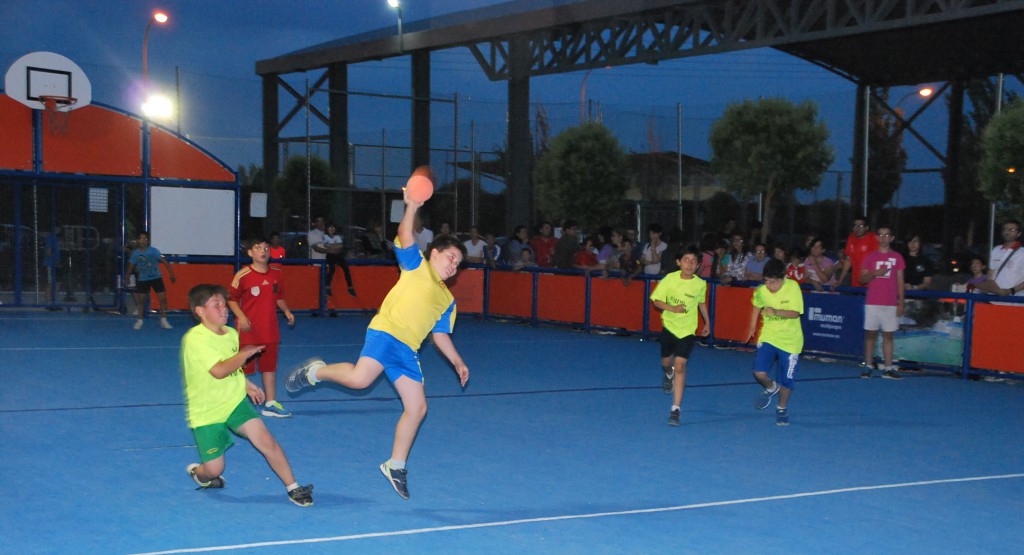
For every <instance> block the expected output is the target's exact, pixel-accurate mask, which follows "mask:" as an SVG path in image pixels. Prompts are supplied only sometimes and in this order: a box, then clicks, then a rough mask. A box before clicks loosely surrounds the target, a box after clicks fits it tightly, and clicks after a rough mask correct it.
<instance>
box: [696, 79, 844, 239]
mask: <svg viewBox="0 0 1024 555" xmlns="http://www.w3.org/2000/svg"><path fill="white" fill-rule="evenodd" d="M828 136H829V133H828V128H826V127H825V124H824V123H822V122H819V121H818V109H817V107H816V106H815V105H814V104H813V103H811V102H802V103H801V104H799V105H795V104H793V103H792V102H789V101H788V100H784V99H779V98H767V99H761V100H757V101H751V100H748V101H744V102H741V103H738V104H730V105H729V106H728V107H726V109H725V113H724V114H723V115H722V117H721V118H720V119H719V120H718V121H716V122H715V123H714V124H713V125H712V127H711V135H710V142H711V150H712V156H711V167H712V169H713V170H714V171H715V172H716V173H717V174H718V178H719V181H721V183H722V185H723V186H724V187H725V188H726V189H728V190H730V191H732V192H734V193H737V194H738V195H740V196H741V197H743V198H749V197H751V196H753V195H756V194H759V193H760V194H763V195H764V198H763V203H764V216H763V218H762V219H763V221H762V225H761V240H764V239H765V238H766V237H767V236H768V234H770V233H771V222H772V200H773V199H774V198H775V197H776V196H777V195H778V194H779V193H782V192H786V191H792V190H794V189H805V190H811V189H814V188H816V187H817V186H818V185H819V184H820V183H821V177H822V174H823V173H824V172H825V169H826V168H828V167H829V165H830V164H832V161H833V160H834V158H835V153H834V151H833V149H832V147H831V146H830V145H829V144H828V143H827V141H828Z"/></svg>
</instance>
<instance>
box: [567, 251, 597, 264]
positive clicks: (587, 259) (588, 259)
mask: <svg viewBox="0 0 1024 555" xmlns="http://www.w3.org/2000/svg"><path fill="white" fill-rule="evenodd" d="M572 263H573V265H578V266H597V255H596V254H594V253H593V252H591V251H587V250H581V251H579V252H577V253H576V254H574V255H573V256H572Z"/></svg>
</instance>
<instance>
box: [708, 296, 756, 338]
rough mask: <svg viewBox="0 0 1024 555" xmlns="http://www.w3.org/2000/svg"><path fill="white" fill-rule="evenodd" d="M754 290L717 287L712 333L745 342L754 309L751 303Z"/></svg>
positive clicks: (716, 336) (718, 336)
mask: <svg viewBox="0 0 1024 555" xmlns="http://www.w3.org/2000/svg"><path fill="white" fill-rule="evenodd" d="M753 296H754V290H753V289H751V288H749V287H718V288H716V289H715V314H714V320H715V329H714V330H712V333H713V334H714V335H715V338H716V339H724V340H726V341H739V342H745V341H746V340H747V339H748V337H747V334H748V332H749V331H750V314H751V312H752V311H753V310H754V308H753V305H752V304H750V299H751V297H753Z"/></svg>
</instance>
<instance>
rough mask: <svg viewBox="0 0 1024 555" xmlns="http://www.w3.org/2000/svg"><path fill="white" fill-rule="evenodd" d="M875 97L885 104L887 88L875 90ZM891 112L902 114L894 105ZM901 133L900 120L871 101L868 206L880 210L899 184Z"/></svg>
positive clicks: (903, 166) (902, 167) (903, 153)
mask: <svg viewBox="0 0 1024 555" xmlns="http://www.w3.org/2000/svg"><path fill="white" fill-rule="evenodd" d="M877 96H878V97H879V98H881V99H882V101H883V102H885V103H888V102H889V89H888V88H883V89H879V90H878V93H877ZM895 111H896V113H897V114H899V116H900V117H901V118H902V117H903V112H902V110H900V109H899V108H896V109H895ZM903 132H904V127H903V123H901V122H900V121H899V120H898V119H897V118H896V117H895V116H894V115H893V113H892V112H890V111H889V110H886V109H884V108H883V107H882V105H881V103H879V102H872V103H871V112H870V114H869V116H868V208H870V207H874V208H875V209H876V210H877V211H881V209H882V207H884V206H885V205H886V204H889V202H890V201H892V197H893V195H894V194H896V191H898V190H899V188H900V185H901V184H902V183H903V171H904V170H905V169H906V168H907V151H906V149H904V148H903ZM865 210H867V209H865ZM876 213H878V212H876Z"/></svg>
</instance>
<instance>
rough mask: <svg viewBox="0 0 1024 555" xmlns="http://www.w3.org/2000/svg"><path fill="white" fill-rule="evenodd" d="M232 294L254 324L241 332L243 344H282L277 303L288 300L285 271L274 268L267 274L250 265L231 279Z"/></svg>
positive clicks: (232, 297) (251, 323)
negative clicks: (280, 300)
mask: <svg viewBox="0 0 1024 555" xmlns="http://www.w3.org/2000/svg"><path fill="white" fill-rule="evenodd" d="M228 294H229V295H230V296H231V298H230V299H229V300H232V301H235V302H237V303H238V305H239V306H240V307H241V308H242V313H243V314H245V317H246V318H248V319H249V323H250V325H251V329H250V330H249V331H242V330H238V343H239V344H240V345H265V344H268V343H280V342H281V330H280V328H279V327H278V325H277V300H278V299H283V298H284V272H282V271H281V268H279V267H277V266H270V267H269V269H268V270H267V272H266V273H260V272H259V271H257V270H256V268H253V267H252V266H246V267H244V268H242V269H241V270H239V271H238V273H237V274H235V278H234V279H232V280H231V287H229V288H228ZM236 325H237V324H236Z"/></svg>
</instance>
